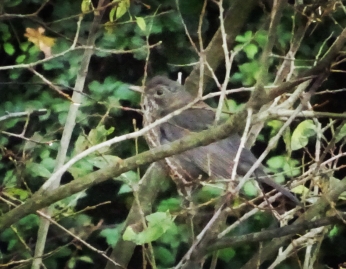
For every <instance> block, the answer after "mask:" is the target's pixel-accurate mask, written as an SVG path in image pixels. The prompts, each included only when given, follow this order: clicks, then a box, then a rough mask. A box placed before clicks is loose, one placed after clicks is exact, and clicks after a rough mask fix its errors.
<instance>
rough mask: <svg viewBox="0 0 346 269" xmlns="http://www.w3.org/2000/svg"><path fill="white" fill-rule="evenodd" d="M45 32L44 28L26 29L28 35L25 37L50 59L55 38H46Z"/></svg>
mask: <svg viewBox="0 0 346 269" xmlns="http://www.w3.org/2000/svg"><path fill="white" fill-rule="evenodd" d="M44 32H45V29H44V28H42V27H39V28H37V29H34V28H26V33H25V34H24V36H25V37H27V38H28V40H29V41H30V42H32V43H34V44H35V46H36V47H38V48H39V49H40V50H41V51H42V52H43V53H44V54H45V56H46V57H49V56H50V55H51V47H52V46H53V45H54V43H55V38H52V37H48V36H45V35H44V34H43V33H44Z"/></svg>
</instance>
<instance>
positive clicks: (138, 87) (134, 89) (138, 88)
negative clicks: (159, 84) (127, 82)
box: [129, 85, 144, 93]
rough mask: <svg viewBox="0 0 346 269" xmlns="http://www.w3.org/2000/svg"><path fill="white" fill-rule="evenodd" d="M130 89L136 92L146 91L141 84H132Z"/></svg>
mask: <svg viewBox="0 0 346 269" xmlns="http://www.w3.org/2000/svg"><path fill="white" fill-rule="evenodd" d="M129 89H130V90H131V91H134V92H139V93H144V90H143V88H142V87H140V86H135V85H131V86H129Z"/></svg>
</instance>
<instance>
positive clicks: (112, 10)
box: [109, 7, 117, 22]
mask: <svg viewBox="0 0 346 269" xmlns="http://www.w3.org/2000/svg"><path fill="white" fill-rule="evenodd" d="M116 10H117V7H113V8H112V9H111V11H110V12H109V21H110V22H113V21H114V15H115V11H116Z"/></svg>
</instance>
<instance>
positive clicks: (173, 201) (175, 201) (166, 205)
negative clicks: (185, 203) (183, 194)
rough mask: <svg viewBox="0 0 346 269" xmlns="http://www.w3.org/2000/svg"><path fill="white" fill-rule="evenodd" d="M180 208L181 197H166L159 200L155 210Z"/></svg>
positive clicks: (176, 209) (175, 209) (162, 210)
mask: <svg viewBox="0 0 346 269" xmlns="http://www.w3.org/2000/svg"><path fill="white" fill-rule="evenodd" d="M180 209H181V199H179V198H175V197H174V198H173V197H172V198H168V199H165V200H163V201H161V202H160V204H159V206H158V207H157V211H160V212H166V211H168V210H169V211H171V212H172V211H173V212H174V211H178V210H180Z"/></svg>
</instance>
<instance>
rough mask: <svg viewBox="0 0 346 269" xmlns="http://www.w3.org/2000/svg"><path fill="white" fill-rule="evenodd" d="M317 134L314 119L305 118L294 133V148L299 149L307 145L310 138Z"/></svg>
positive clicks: (292, 142) (292, 146) (292, 145)
mask: <svg viewBox="0 0 346 269" xmlns="http://www.w3.org/2000/svg"><path fill="white" fill-rule="evenodd" d="M315 134H316V128H315V125H314V123H313V121H312V120H305V121H303V122H301V123H300V124H299V125H298V126H297V128H296V129H295V130H294V131H293V134H292V139H291V148H292V150H298V149H301V148H303V147H305V146H306V145H307V144H308V142H309V138H310V137H312V136H314V135H315Z"/></svg>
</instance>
